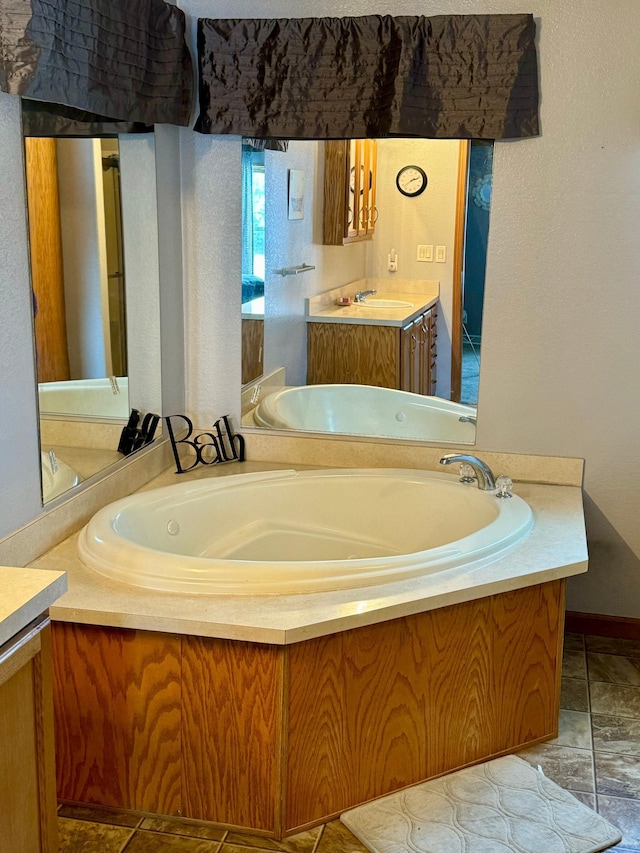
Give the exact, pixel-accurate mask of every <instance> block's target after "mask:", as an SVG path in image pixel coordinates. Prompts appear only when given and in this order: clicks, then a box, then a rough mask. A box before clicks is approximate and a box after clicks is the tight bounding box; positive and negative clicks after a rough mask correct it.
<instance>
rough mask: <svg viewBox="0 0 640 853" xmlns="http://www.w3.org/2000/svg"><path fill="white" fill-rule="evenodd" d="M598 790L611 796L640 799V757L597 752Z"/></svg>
mask: <svg viewBox="0 0 640 853" xmlns="http://www.w3.org/2000/svg"><path fill="white" fill-rule="evenodd" d="M594 757H595V767H596V791H597V793H598V794H604V795H605V796H610V797H623V798H624V797H629V798H630V799H634V800H640V758H636V757H635V756H631V755H614V754H613V753H609V752H596V753H594Z"/></svg>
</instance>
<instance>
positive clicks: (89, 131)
mask: <svg viewBox="0 0 640 853" xmlns="http://www.w3.org/2000/svg"><path fill="white" fill-rule="evenodd" d="M152 132H153V125H152V124H151V125H149V124H143V123H142V122H135V121H114V120H113V119H110V118H108V117H106V116H99V115H96V114H95V113H87V112H85V111H84V110H76V109H74V108H73V107H66V106H64V105H62V104H47V103H45V102H43V101H31V100H29V99H28V98H23V99H22V134H23V136H44V137H52V136H63V137H79V138H87V137H91V138H92V139H95V138H96V137H108V136H117V135H118V134H119V133H152Z"/></svg>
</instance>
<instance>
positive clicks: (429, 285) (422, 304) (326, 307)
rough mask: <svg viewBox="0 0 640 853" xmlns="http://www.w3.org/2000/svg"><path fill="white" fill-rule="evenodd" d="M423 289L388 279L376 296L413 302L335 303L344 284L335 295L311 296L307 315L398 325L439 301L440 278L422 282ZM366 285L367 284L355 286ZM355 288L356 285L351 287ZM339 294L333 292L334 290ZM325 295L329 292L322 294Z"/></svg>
mask: <svg viewBox="0 0 640 853" xmlns="http://www.w3.org/2000/svg"><path fill="white" fill-rule="evenodd" d="M420 285H421V289H420V291H417V290H416V289H414V288H411V289H409V288H407V289H406V290H401V289H398V288H401V287H402V283H398V285H397V286H395V287H393V286H391V285H387V284H386V283H381V284H379V285H378V287H377V288H376V290H377V293H376V295H375V296H374V297H371V298H373V299H395V300H400V301H402V302H408V303H410V306H411V307H409V306H403V307H401V308H389V307H384V308H373V307H367V305H366V304H365V303H362V302H352V303H351V304H350V305H336V302H335V300H336V298H337V297H338V296H342V295H349V296H351V297H352V293H347V294H343V293H342V291H343V290H345V288H340V289H339V292H338V291H331V296H332V298H330V299H327V298H321V299H317V298H312V299H310V300H309V305H308V310H307V317H306V320H307V322H308V323H347V324H357V325H370V326H398V327H400V328H403V327H404V326H406V325H407V324H408V323H411V322H412V321H413V320H415V318H416V317H419V316H420V315H421V314H423V313H424V312H425V311H427V310H428V309H429V308H431V307H432V306H433V305H435V303H436V302H437V301H438V297H439V295H440V287H439V285H438V283H437V282H421V283H420ZM357 289H365V288H356V290H357ZM351 290H352V291H353V287H351ZM334 293H335V294H336V295H335V296H333V294H334ZM322 296H323V297H326V296H327V294H323V295H322Z"/></svg>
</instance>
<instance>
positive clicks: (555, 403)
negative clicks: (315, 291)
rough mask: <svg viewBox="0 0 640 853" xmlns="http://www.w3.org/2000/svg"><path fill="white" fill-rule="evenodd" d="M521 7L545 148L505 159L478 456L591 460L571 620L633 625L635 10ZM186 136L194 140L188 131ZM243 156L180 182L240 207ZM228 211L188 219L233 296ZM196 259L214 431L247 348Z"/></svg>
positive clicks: (488, 299)
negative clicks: (235, 364) (585, 562)
mask: <svg viewBox="0 0 640 853" xmlns="http://www.w3.org/2000/svg"><path fill="white" fill-rule="evenodd" d="M180 5H181V7H182V8H183V9H184V10H185V11H186V12H187V14H190V15H192V16H193V18H195V17H197V16H211V17H213V16H215V17H253V16H255V14H256V8H255V4H253V3H250V2H248V0H221V2H219V3H216V4H213V3H211V2H208V0H183V2H181V3H180ZM527 10H528V11H531V12H532V13H533V14H534V15H535V17H536V19H537V21H538V25H539V59H540V82H541V93H542V99H541V104H542V109H541V120H542V133H541V136H540V137H539V138H536V139H531V140H528V141H518V142H503V143H498V144H497V145H496V149H495V156H494V182H493V203H492V209H491V231H490V237H489V253H488V269H487V282H486V296H485V311H484V318H485V319H484V336H483V358H482V370H481V377H480V398H479V421H478V444H479V446H480V447H484V448H487V449H496V450H511V451H514V452H523V453H524V452H529V453H544V454H550V455H575V456H584V457H585V458H586V479H585V489H586V502H587V522H588V528H589V540H590V552H591V570H590V572H589V574H587V575H586V576H582V577H580V578H577V579H574V580H572V581H571V582H570V584H569V597H568V604H569V607H570V608H571V609H576V610H585V611H592V612H599V613H609V614H619V615H633V616H637V617H640V560H639V557H640V525H638V522H637V519H638V516H639V515H640V488H639V485H638V484H639V483H640V429H639V428H638V423H640V399H639V396H640V395H638V392H637V388H638V384H639V383H638V379H637V377H636V375H635V374H636V369H637V367H636V366H637V365H638V363H639V362H640V336H639V335H638V332H637V327H638V322H639V318H640V287H639V285H638V282H639V281H640V252H639V251H638V247H637V236H636V231H637V225H636V223H637V222H638V219H639V217H640V110H639V109H638V106H639V103H638V94H637V80H638V72H639V68H638V65H639V64H640V55H639V54H638V51H637V45H636V34H637V33H638V31H639V30H640V6H638V4H637V3H635V2H632V0H618V2H617V3H615V4H614V6H613V7H612V6H611V5H606V6H605V5H602V4H593V3H588V2H586V0H565V2H563V3H559V2H557V0H531V2H529V4H528V5H527ZM521 11H522V4H521V3H520V2H516V0H462V2H461V0H455V2H454V0H438V2H437V3H436V2H435V0H427V2H423V3H420V4H416V3H415V2H411V0H395V2H394V3H393V4H389V3H382V4H380V3H373V0H357V1H356V2H349V3H345V2H342V0H297V2H295V3H294V2H293V0H265V2H264V3H263V4H262V5H261V7H260V10H259V12H260V15H261V16H264V17H291V16H299V17H303V16H320V15H336V16H337V15H359V14H371V13H377V14H385V13H388V14H394V15H414V14H424V15H429V14H442V13H457V14H460V13H467V14H471V13H479V14H486V13H516V12H521ZM182 138H183V140H186V139H189V138H190V137H189V131H183V137H182ZM189 146H190V147H193V146H196V147H197V148H198V149H201V150H206V151H210V152H213V151H214V150H215V149H216V148H217V147H218V146H221V147H222V149H224V150H225V151H228V150H229V148H233V146H234V142H233V141H232V140H230V139H228V140H225V141H223V142H222V141H219V140H218V139H210V140H205V141H203V142H200V141H198V142H190V143H189ZM236 150H237V154H236V155H234V156H235V158H236V160H237V165H235V167H234V168H235V175H234V174H231V175H229V174H226V175H225V174H224V170H225V168H226V166H227V165H228V163H227V162H222V163H218V164H216V163H215V157H214V155H213V153H212V154H211V156H210V157H207V158H203V159H202V161H201V162H196V161H195V160H194V158H193V157H192V156H190V154H189V152H187V154H186V156H185V157H183V163H182V165H183V181H184V180H189V181H191V182H195V183H197V182H199V181H200V180H201V179H202V180H204V181H206V182H207V183H215V182H216V181H220V182H221V184H222V185H223V186H224V187H227V185H228V181H229V180H231V181H234V180H235V182H236V191H235V197H236V199H237V204H239V195H240V193H239V191H238V190H237V188H238V187H239V179H238V174H239V160H240V152H239V143H237V144H236ZM194 169H195V171H193V170H194ZM210 169H212V170H214V172H215V174H217V176H218V177H217V178H216V177H215V175H212V174H211V173H210V172H209V170H210ZM216 170H217V171H216ZM194 200H196V201H197V203H198V205H199V206H198V209H197V213H196V212H194V210H193V207H192V204H193V202H194ZM222 201H223V204H222V205H221V199H220V198H219V197H216V196H215V195H213V196H209V197H204V196H203V195H202V194H198V196H197V199H194V197H193V196H191V195H189V194H187V195H186V196H185V199H184V209H185V212H186V214H187V216H188V217H190V218H193V217H197V218H198V220H200V221H205V220H206V221H209V222H211V221H215V222H217V224H218V229H220V230H219V231H216V238H215V239H216V242H217V243H219V244H221V245H222V246H224V250H225V252H227V253H229V254H233V256H234V258H235V256H236V255H237V258H238V261H237V263H235V261H234V263H235V267H234V270H233V271H232V270H229V269H227V270H225V272H224V280H225V281H228V276H227V274H229V275H230V274H231V272H233V274H234V276H233V284H232V287H233V289H234V293H239V289H238V287H237V282H238V281H239V257H240V249H239V237H238V235H239V229H238V220H239V216H238V214H237V212H235V213H234V215H233V216H232V217H228V216H227V204H231V201H230V197H229V193H228V190H227V189H225V190H224V191H223V193H222ZM202 205H204V206H202ZM186 246H187V250H188V252H189V257H188V260H187V264H186V272H187V289H188V294H189V300H190V305H189V306H188V314H187V320H186V330H187V338H188V339H190V340H192V341H193V342H192V345H191V349H190V351H189V353H188V360H187V384H188V395H189V401H190V403H191V404H192V406H193V408H192V411H193V413H194V414H195V415H196V417H197V418H198V419H200V416H201V415H203V416H205V417H204V422H206V415H207V414H208V412H209V411H210V405H211V404H210V403H208V404H207V405H206V406H205V405H204V403H203V401H202V390H203V388H206V387H207V386H209V387H210V388H211V392H212V394H211V395H210V396H213V397H217V399H218V400H224V405H225V406H227V407H228V408H229V409H232V410H233V411H238V410H239V399H238V398H239V391H238V388H239V379H238V376H237V375H236V374H237V371H226V372H225V369H224V365H225V362H224V358H223V357H222V354H223V353H226V352H229V351H230V350H235V352H236V353H237V352H238V351H239V346H240V344H239V340H240V332H239V324H240V319H239V317H240V315H239V310H234V311H233V312H232V311H227V308H228V307H229V306H228V304H224V303H223V304H222V305H220V304H219V303H217V298H216V294H215V293H212V292H211V290H212V289H213V290H214V291H221V290H224V285H223V274H222V273H221V272H219V271H216V269H215V268H214V266H213V265H212V264H211V263H210V261H209V255H210V251H209V250H208V249H204V248H203V247H202V248H201V250H200V253H198V252H197V251H196V252H193V251H192V250H194V249H197V247H196V246H195V245H194V243H193V241H190V240H188V241H187V244H186ZM218 270H220V268H219V267H218ZM205 294H208V295H206V296H205ZM235 299H236V303H237V299H238V297H235ZM203 308H209V309H210V314H209V318H208V322H209V323H210V324H212V326H213V328H215V330H216V333H217V334H220V335H224V337H225V339H226V340H227V347H226V348H225V347H224V346H218V347H217V352H213V347H212V346H211V345H210V344H207V345H205V346H203V347H200V346H198V345H197V341H196V340H195V338H197V337H198V336H200V334H201V332H200V330H201V329H202V327H203V325H206V323H207V319H206V318H205V317H204V316H202V313H201V312H202V309H203ZM196 309H197V310H196ZM219 312H222V313H223V315H224V321H223V320H222V318H221V316H220V313H219ZM192 333H193V334H192ZM212 377H215V378H212ZM220 383H224V387H223V386H222V385H221V384H220ZM214 389H215V393H214ZM201 402H202V403H203V405H202V406H200V403H201ZM217 411H218V414H219V413H220V409H218V410H217Z"/></svg>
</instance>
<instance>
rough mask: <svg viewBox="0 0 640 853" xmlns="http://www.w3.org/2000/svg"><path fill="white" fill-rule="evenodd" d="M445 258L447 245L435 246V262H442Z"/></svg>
mask: <svg viewBox="0 0 640 853" xmlns="http://www.w3.org/2000/svg"><path fill="white" fill-rule="evenodd" d="M446 260H447V247H446V246H436V263H437V264H444V263H445V261H446Z"/></svg>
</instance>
